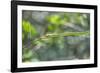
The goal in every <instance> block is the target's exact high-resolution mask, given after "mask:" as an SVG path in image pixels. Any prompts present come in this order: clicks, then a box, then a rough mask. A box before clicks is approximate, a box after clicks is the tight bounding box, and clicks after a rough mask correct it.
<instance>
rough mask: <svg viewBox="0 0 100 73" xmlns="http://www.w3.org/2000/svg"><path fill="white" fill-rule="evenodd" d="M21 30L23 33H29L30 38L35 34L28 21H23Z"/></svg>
mask: <svg viewBox="0 0 100 73" xmlns="http://www.w3.org/2000/svg"><path fill="white" fill-rule="evenodd" d="M22 28H23V31H24V32H25V33H29V34H30V35H31V37H32V36H34V35H36V34H37V31H36V29H35V27H34V26H33V25H32V24H31V23H30V22H29V21H25V20H23V22H22Z"/></svg>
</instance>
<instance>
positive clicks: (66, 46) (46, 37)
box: [22, 10, 90, 62]
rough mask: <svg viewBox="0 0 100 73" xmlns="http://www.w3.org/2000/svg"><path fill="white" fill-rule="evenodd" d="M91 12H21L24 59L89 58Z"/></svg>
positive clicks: (32, 60) (30, 60) (33, 60)
mask: <svg viewBox="0 0 100 73" xmlns="http://www.w3.org/2000/svg"><path fill="white" fill-rule="evenodd" d="M89 33H90V14H88V13H75V12H74V13H72V12H46V11H31V10H23V11H22V61H23V62H37V61H55V60H57V61H58V60H74V59H89V58H90V34H89Z"/></svg>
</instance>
